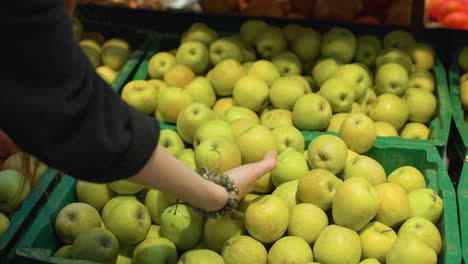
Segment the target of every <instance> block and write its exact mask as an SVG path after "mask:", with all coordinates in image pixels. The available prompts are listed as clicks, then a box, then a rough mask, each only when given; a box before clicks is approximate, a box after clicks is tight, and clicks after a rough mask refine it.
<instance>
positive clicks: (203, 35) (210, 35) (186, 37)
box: [180, 23, 218, 47]
mask: <svg viewBox="0 0 468 264" xmlns="http://www.w3.org/2000/svg"><path fill="white" fill-rule="evenodd" d="M217 38H218V32H216V31H214V30H213V29H211V28H210V27H208V26H207V25H206V24H205V23H193V24H192V25H191V26H190V27H189V29H187V31H185V32H184V34H183V35H182V38H181V40H180V42H181V43H185V42H187V41H199V42H201V43H203V45H205V46H207V47H209V46H210V44H211V43H213V41H215V40H216V39H217Z"/></svg>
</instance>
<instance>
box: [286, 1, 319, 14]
mask: <svg viewBox="0 0 468 264" xmlns="http://www.w3.org/2000/svg"><path fill="white" fill-rule="evenodd" d="M316 2H317V1H316V0H291V10H292V12H294V13H298V14H302V15H305V16H306V17H309V16H312V15H313V14H314V9H315V5H316Z"/></svg>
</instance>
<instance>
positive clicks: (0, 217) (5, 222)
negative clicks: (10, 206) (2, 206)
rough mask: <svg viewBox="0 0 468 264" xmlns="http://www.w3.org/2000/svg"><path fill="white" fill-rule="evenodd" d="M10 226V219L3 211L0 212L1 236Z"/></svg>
mask: <svg viewBox="0 0 468 264" xmlns="http://www.w3.org/2000/svg"><path fill="white" fill-rule="evenodd" d="M9 226H10V219H8V217H7V216H6V215H4V214H3V213H2V212H0V237H1V236H2V235H3V234H4V233H5V232H6V231H7V230H8V227H9Z"/></svg>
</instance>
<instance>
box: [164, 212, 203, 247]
mask: <svg viewBox="0 0 468 264" xmlns="http://www.w3.org/2000/svg"><path fill="white" fill-rule="evenodd" d="M203 224H204V221H203V218H202V216H201V215H200V214H198V213H197V212H195V211H194V210H193V209H192V208H191V207H189V206H188V205H185V204H177V205H172V206H170V207H168V208H167V209H166V210H164V212H163V214H162V215H161V234H162V236H163V237H166V238H167V239H169V240H170V241H172V242H173V243H174V245H175V246H176V247H177V248H178V249H180V250H187V249H190V248H192V247H194V246H195V245H196V244H197V243H198V242H199V241H200V240H201V238H202V235H203Z"/></svg>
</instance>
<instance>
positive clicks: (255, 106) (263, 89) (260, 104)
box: [232, 75, 270, 112]
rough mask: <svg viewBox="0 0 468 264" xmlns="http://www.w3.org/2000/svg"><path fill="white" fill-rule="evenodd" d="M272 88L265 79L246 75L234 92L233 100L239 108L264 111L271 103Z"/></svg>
mask: <svg viewBox="0 0 468 264" xmlns="http://www.w3.org/2000/svg"><path fill="white" fill-rule="evenodd" d="M269 95H270V88H269V87H268V85H267V84H266V83H265V81H264V80H263V79H260V78H258V77H256V76H250V75H246V76H244V77H242V78H240V79H239V80H238V81H237V82H236V84H235V85H234V89H233V90H232V99H234V103H235V104H236V105H238V106H242V107H246V108H249V109H252V110H253V111H256V112H258V111H261V110H263V109H264V108H265V107H266V106H267V105H268V103H269Z"/></svg>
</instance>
